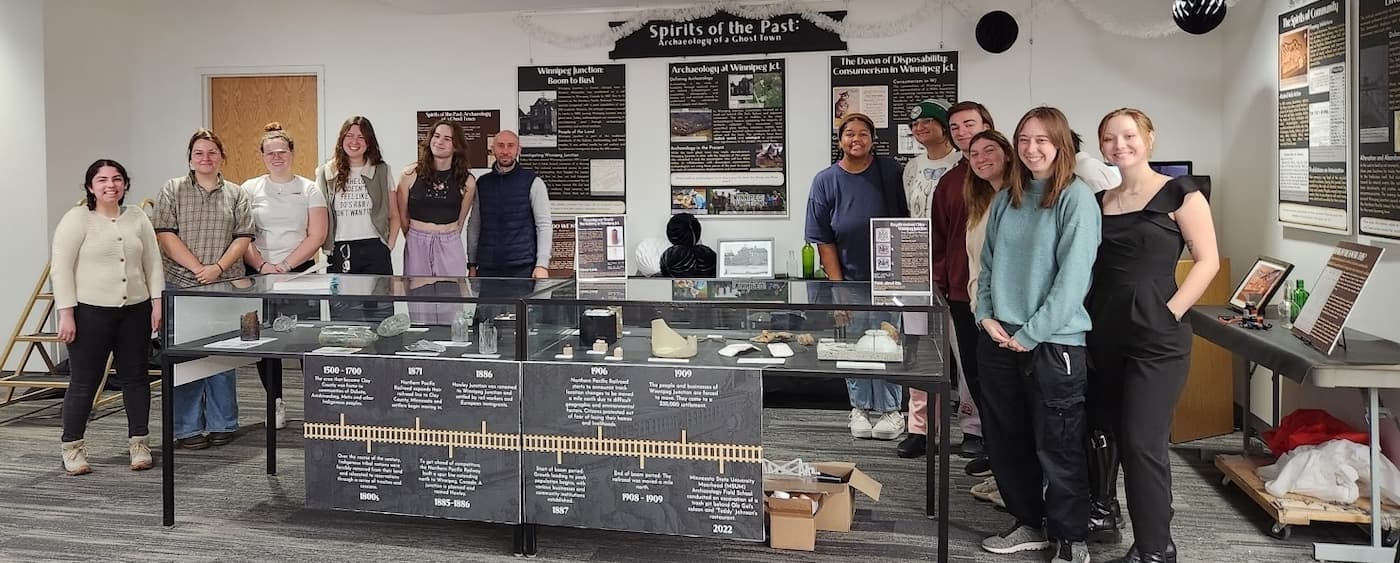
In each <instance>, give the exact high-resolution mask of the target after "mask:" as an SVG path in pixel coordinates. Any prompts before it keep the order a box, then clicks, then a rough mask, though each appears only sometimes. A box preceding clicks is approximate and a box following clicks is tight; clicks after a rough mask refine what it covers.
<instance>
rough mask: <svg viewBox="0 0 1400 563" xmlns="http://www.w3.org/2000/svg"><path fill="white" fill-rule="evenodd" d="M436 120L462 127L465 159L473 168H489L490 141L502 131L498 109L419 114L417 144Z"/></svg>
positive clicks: (436, 111) (492, 158)
mask: <svg viewBox="0 0 1400 563" xmlns="http://www.w3.org/2000/svg"><path fill="white" fill-rule="evenodd" d="M438 121H450V122H452V123H456V124H457V125H460V126H462V133H463V134H465V135H466V138H467V160H468V162H470V163H471V167H472V168H490V167H491V165H492V164H495V162H496V159H495V158H494V157H492V156H491V142H492V141H494V140H495V139H496V133H500V132H501V110H498V109H481V110H470V109H469V110H433V111H420V112H418V145H419V146H422V145H423V140H424V139H427V138H428V133H429V131H428V128H429V127H432V126H433V124H434V123H437V122H438Z"/></svg>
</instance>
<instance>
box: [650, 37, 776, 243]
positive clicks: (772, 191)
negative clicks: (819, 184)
mask: <svg viewBox="0 0 1400 563" xmlns="http://www.w3.org/2000/svg"><path fill="white" fill-rule="evenodd" d="M785 75H786V73H785V71H784V61H783V60H782V59H766V60H749V61H712V62H695V63H671V79H670V120H669V122H668V126H669V127H670V137H671V212H672V213H692V214H695V215H709V216H786V215H787V214H788V201H787V196H788V190H787V170H788V168H787V116H786V110H785V108H784V106H785V105H786V100H785V96H786V91H787V89H786V86H785V84H784V82H785V79H784V77H785Z"/></svg>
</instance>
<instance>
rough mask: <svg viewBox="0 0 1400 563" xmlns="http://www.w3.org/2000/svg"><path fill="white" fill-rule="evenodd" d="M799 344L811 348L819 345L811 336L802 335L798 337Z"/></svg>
mask: <svg viewBox="0 0 1400 563" xmlns="http://www.w3.org/2000/svg"><path fill="white" fill-rule="evenodd" d="M797 343H798V344H801V345H803V346H811V345H813V344H816V343H817V339H816V337H814V336H812V335H810V334H807V333H802V334H799V335H797Z"/></svg>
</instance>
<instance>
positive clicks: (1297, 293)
mask: <svg viewBox="0 0 1400 563" xmlns="http://www.w3.org/2000/svg"><path fill="white" fill-rule="evenodd" d="M1292 301H1293V318H1292V319H1289V320H1290V321H1297V320H1298V312H1299V311H1302V310H1303V305H1305V304H1307V302H1308V290H1307V289H1304V288H1303V280H1298V287H1296V288H1294V289H1293V295H1292Z"/></svg>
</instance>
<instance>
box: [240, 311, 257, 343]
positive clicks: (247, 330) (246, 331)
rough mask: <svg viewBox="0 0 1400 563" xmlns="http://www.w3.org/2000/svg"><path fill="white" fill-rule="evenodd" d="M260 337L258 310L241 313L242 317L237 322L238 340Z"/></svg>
mask: <svg viewBox="0 0 1400 563" xmlns="http://www.w3.org/2000/svg"><path fill="white" fill-rule="evenodd" d="M261 337H262V324H261V323H259V322H258V312H257V311H248V312H247V313H243V319H242V321H240V323H239V329H238V339H239V340H257V339H258V338H261Z"/></svg>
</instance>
